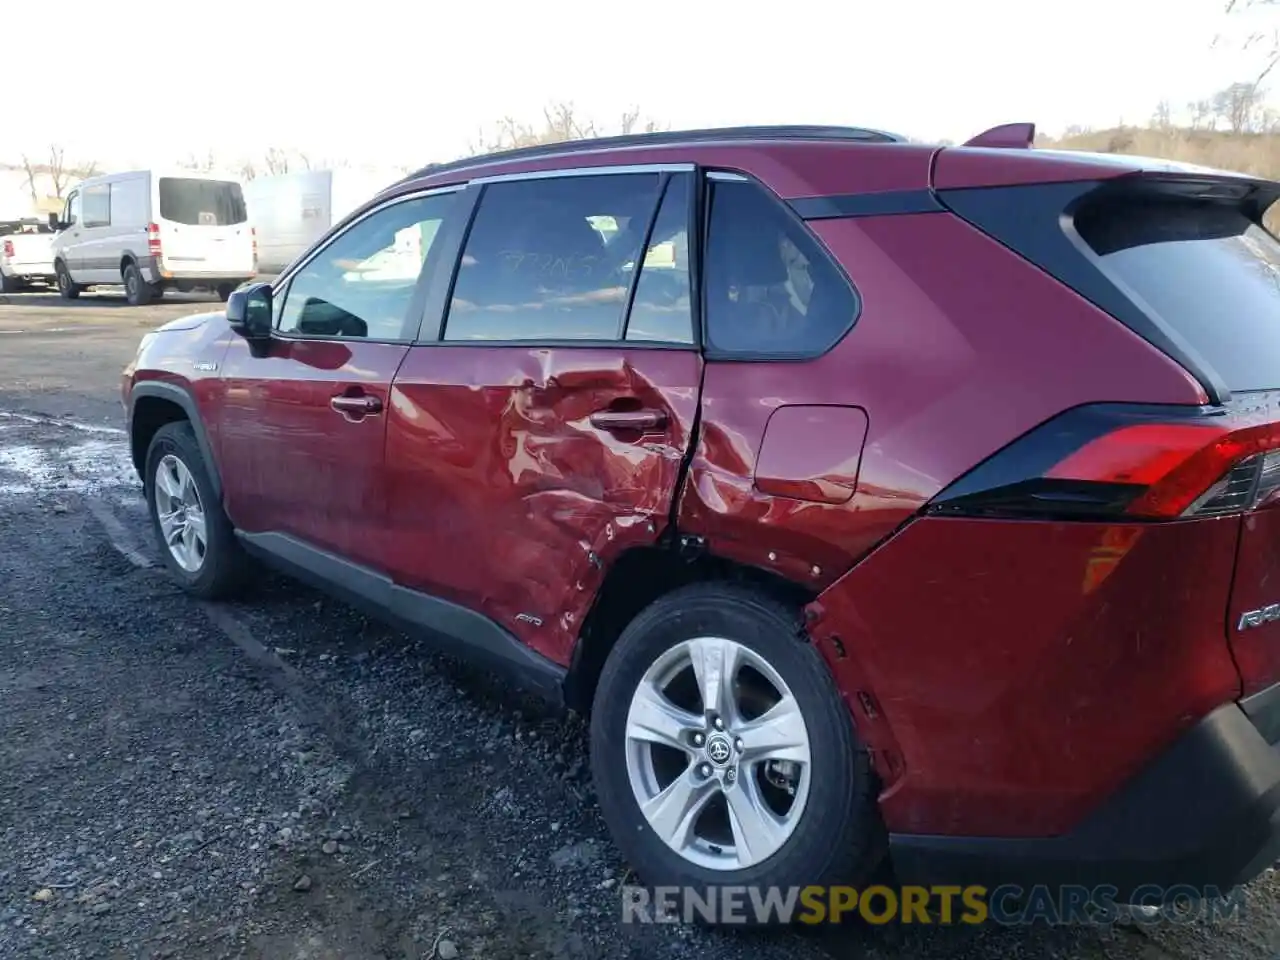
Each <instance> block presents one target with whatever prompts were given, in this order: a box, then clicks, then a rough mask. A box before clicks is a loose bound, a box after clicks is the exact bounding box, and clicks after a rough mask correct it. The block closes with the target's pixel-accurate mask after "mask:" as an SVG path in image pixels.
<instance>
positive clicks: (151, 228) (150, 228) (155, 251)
mask: <svg viewBox="0 0 1280 960" xmlns="http://www.w3.org/2000/svg"><path fill="white" fill-rule="evenodd" d="M147 253H149V254H151V256H153V257H155V258H157V259H159V258H160V256H161V255H162V251H161V249H160V225H159V224H158V223H149V224H147Z"/></svg>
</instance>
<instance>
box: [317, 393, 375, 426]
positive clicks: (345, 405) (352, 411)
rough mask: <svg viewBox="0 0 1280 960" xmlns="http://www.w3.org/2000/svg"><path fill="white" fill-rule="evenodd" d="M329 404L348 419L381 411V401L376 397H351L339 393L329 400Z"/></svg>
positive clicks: (356, 418) (355, 418)
mask: <svg viewBox="0 0 1280 960" xmlns="http://www.w3.org/2000/svg"><path fill="white" fill-rule="evenodd" d="M329 406H331V407H333V409H335V410H337V411H338V412H339V413H340V414H342V415H343V416H344V417H346V418H347V419H348V420H358V419H360V418H362V417H368V416H372V415H373V414H375V413H380V412H381V411H382V401H381V400H379V399H378V398H377V397H365V396H361V397H351V396H347V395H345V394H339V395H338V396H336V397H334V398H332V399H331V400H330V401H329Z"/></svg>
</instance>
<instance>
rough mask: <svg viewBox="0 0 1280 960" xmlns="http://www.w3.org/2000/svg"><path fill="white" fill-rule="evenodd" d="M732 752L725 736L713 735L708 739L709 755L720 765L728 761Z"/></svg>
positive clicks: (713, 761) (712, 760)
mask: <svg viewBox="0 0 1280 960" xmlns="http://www.w3.org/2000/svg"><path fill="white" fill-rule="evenodd" d="M732 752H733V751H732V748H730V746H729V741H728V740H726V739H725V738H724V737H712V738H711V739H710V740H708V741H707V756H708V757H710V758H711V762H712V763H714V764H716V765H718V766H722V765H724V764H726V763H728V762H729V757H730V755H731V754H732Z"/></svg>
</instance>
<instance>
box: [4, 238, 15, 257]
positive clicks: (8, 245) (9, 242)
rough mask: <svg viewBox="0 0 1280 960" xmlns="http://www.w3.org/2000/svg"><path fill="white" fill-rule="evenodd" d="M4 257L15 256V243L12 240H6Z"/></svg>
mask: <svg viewBox="0 0 1280 960" xmlns="http://www.w3.org/2000/svg"><path fill="white" fill-rule="evenodd" d="M4 255H5V256H6V257H12V256H13V241H12V240H6V241H5V242H4Z"/></svg>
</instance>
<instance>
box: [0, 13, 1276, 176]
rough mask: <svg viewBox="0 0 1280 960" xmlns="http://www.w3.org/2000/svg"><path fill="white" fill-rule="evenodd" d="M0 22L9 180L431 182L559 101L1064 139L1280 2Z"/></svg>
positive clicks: (1199, 76)
mask: <svg viewBox="0 0 1280 960" xmlns="http://www.w3.org/2000/svg"><path fill="white" fill-rule="evenodd" d="M4 6H5V8H6V16H5V22H4V27H3V29H4V33H5V35H6V36H5V57H4V61H5V66H4V75H5V76H6V77H7V81H6V90H7V95H6V101H7V102H8V103H9V106H10V108H9V109H6V110H5V112H4V114H3V117H2V118H0V163H2V162H6V161H7V162H17V161H18V160H19V158H20V155H21V154H22V153H23V152H27V153H31V154H35V155H39V154H41V153H44V152H47V149H48V145H49V144H51V143H60V144H62V145H64V146H65V148H66V153H67V157H68V159H69V160H70V159H72V158H76V159H80V160H89V159H93V160H96V161H98V163H99V165H100V167H105V168H113V167H115V168H119V167H123V166H134V165H160V164H163V163H166V162H177V161H181V160H182V159H184V158H186V157H187V156H189V155H193V154H194V155H197V156H201V157H203V156H205V155H206V154H208V152H209V151H210V150H212V151H213V153H214V155H215V157H217V158H218V159H219V160H220V161H222V162H224V163H226V162H231V161H238V160H239V159H241V158H247V157H260V156H261V155H262V154H263V153H265V151H266V150H267V149H268V148H271V147H276V148H282V149H288V150H300V151H303V152H306V153H308V154H310V155H311V156H313V157H319V158H321V159H324V160H337V159H341V160H345V161H347V162H349V163H353V164H361V165H364V164H376V165H382V164H387V165H399V164H406V165H419V164H426V163H428V162H432V161H439V160H447V159H450V158H453V157H456V156H458V155H460V154H463V153H465V152H467V149H468V146H469V144H470V143H472V142H474V141H475V140H476V138H477V134H478V132H479V131H481V130H488V129H492V126H493V124H494V123H495V122H496V121H497V120H498V119H500V118H502V117H504V116H513V117H515V118H516V119H517V120H523V121H528V122H536V121H538V119H539V118H540V116H541V111H542V108H543V107H544V106H545V105H547V104H549V103H554V102H561V101H566V102H571V103H572V104H573V105H574V107H575V110H576V111H577V112H578V113H579V114H581V115H583V116H584V117H588V118H590V119H593V120H595V121H596V123H597V126H599V127H600V128H602V129H604V130H606V131H607V130H608V129H609V128H610V127H611V126H612V125H615V124H616V122H617V119H618V118H619V117H620V116H621V114H622V113H623V112H624V111H625V110H627V109H628V108H631V107H638V108H639V109H640V110H641V112H642V114H643V115H644V116H645V117H650V118H652V119H654V120H656V121H658V122H659V123H661V124H663V125H666V126H669V127H671V128H673V129H681V128H684V129H688V128H694V127H701V126H722V125H734V124H749V123H833V124H849V125H859V126H871V127H877V128H881V129H886V130H890V131H893V132H896V133H902V134H906V135H908V136H911V137H915V138H920V139H930V140H933V139H941V138H946V139H950V140H955V141H963V140H965V139H968V138H969V137H971V136H973V135H975V134H977V133H978V132H980V131H981V130H983V129H986V128H987V127H990V126H993V125H995V124H998V123H1006V122H1012V121H1026V120H1030V121H1033V122H1035V123H1036V124H1037V126H1038V128H1039V129H1040V130H1042V131H1044V132H1047V133H1050V134H1056V133H1060V132H1061V131H1062V130H1063V129H1064V128H1066V127H1067V126H1069V125H1072V124H1082V125H1089V126H1093V127H1108V126H1113V125H1115V124H1116V123H1119V122H1128V123H1140V122H1144V121H1145V120H1146V119H1147V118H1149V117H1150V116H1151V114H1152V112H1153V110H1154V108H1155V106H1156V104H1157V103H1158V102H1159V101H1160V100H1162V99H1167V100H1168V101H1169V102H1170V103H1171V104H1173V105H1174V107H1175V109H1176V108H1178V107H1180V106H1181V105H1183V104H1185V103H1186V102H1187V101H1190V100H1194V99H1204V98H1206V97H1208V96H1210V95H1211V94H1212V93H1213V92H1214V91H1215V90H1218V89H1221V88H1222V87H1225V86H1226V85H1227V84H1229V83H1231V82H1233V81H1236V80H1242V79H1252V78H1253V76H1255V75H1256V74H1257V72H1258V69H1259V56H1260V55H1261V52H1262V51H1260V50H1258V51H1242V50H1241V47H1240V43H1239V41H1240V39H1241V38H1242V37H1243V36H1244V35H1246V34H1247V33H1249V32H1250V31H1252V30H1254V29H1257V28H1261V29H1265V30H1267V31H1268V33H1269V31H1270V30H1271V29H1272V28H1273V26H1280V6H1277V7H1274V8H1272V9H1270V10H1266V9H1260V10H1254V11H1248V12H1246V14H1245V15H1244V16H1239V15H1235V16H1232V17H1227V16H1226V15H1225V14H1224V12H1223V2H1222V0H969V2H963V0H883V2H869V0H785V2H779V3H764V2H761V0H741V2H738V3H726V2H723V0H683V2H668V3H648V4H635V3H621V2H618V0H612V2H610V0H594V2H583V0H462V2H453V3H449V2H444V0H435V2H426V3H424V2H421V0H418V2H415V0H358V2H356V3H342V4H338V3H331V4H330V3H323V2H319V3H314V2H313V3H302V2H299V0H218V2H216V3H214V2H207V0H206V2H192V0H165V2H160V3H157V2H155V0H131V2H130V3H129V4H127V5H126V8H127V10H128V15H127V16H115V15H113V14H111V13H110V12H109V11H110V9H111V8H110V6H109V5H106V4H103V3H102V2H101V0H63V2H61V3H59V4H58V17H57V23H55V24H53V25H51V24H50V20H49V15H48V14H46V13H44V12H41V10H42V9H47V7H45V6H44V5H37V4H36V3H35V0H4ZM64 27H65V28H66V29H65V30H64V29H63V28H64ZM1219 35H1223V36H1224V39H1223V40H1222V41H1220V42H1219V43H1218V44H1217V45H1216V48H1215V45H1214V43H1213V41H1214V37H1215V36H1219ZM15 37H17V38H23V37H29V38H32V40H31V42H21V40H19V41H18V42H15ZM1276 82H1277V83H1278V84H1280V76H1277V78H1276ZM1277 89H1278V90H1280V87H1278V88H1277ZM16 94H21V96H18V97H17V101H18V102H22V103H25V104H27V105H28V107H29V108H30V107H33V106H35V105H38V104H39V103H42V102H43V103H45V104H46V105H47V109H24V110H21V111H18V110H14V109H12V107H13V104H14V102H15V99H14V97H15V95H16Z"/></svg>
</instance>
